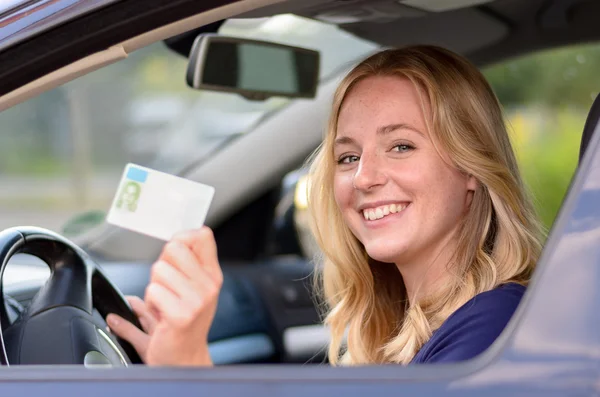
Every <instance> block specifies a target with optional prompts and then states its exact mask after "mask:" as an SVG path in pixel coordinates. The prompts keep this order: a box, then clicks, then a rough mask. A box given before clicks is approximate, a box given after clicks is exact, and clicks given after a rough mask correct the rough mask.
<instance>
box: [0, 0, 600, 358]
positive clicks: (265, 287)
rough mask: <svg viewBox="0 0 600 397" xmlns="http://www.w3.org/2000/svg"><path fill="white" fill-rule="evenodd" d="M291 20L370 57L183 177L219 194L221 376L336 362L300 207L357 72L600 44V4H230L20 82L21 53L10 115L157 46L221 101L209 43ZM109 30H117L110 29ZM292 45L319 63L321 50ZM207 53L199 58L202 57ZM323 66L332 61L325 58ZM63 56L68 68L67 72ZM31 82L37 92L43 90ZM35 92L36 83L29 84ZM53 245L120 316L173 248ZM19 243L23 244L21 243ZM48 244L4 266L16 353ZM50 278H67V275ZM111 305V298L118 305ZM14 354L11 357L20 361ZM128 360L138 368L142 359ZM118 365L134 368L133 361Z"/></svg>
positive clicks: (100, 238)
mask: <svg viewBox="0 0 600 397" xmlns="http://www.w3.org/2000/svg"><path fill="white" fill-rule="evenodd" d="M188 12H190V11H188ZM288 14H293V15H294V16H297V17H301V18H304V19H307V20H313V21H318V22H319V23H323V24H327V25H331V26H332V27H334V28H335V29H336V30H337V31H339V32H341V33H340V34H348V35H351V36H352V37H355V38H357V39H360V40H361V41H364V42H365V43H367V44H365V45H364V48H362V47H361V49H360V50H356V52H355V53H352V52H351V51H350V52H349V53H348V55H347V57H346V58H345V59H344V61H343V62H340V63H338V64H335V67H332V68H329V70H327V75H323V73H321V74H317V75H316V76H315V77H318V81H316V82H315V84H317V86H316V90H315V92H314V93H310V94H309V95H305V94H306V93H303V94H302V95H304V97H302V96H301V95H300V94H298V95H295V96H294V95H293V94H289V93H287V94H286V93H285V92H284V93H282V92H275V93H271V94H269V95H267V96H264V97H260V96H259V97H252V96H251V95H250V96H248V95H249V94H248V93H247V92H246V94H247V95H246V97H245V99H244V100H248V101H265V100H266V99H267V98H270V97H278V96H279V97H286V96H288V97H289V96H290V95H291V97H292V99H290V100H289V101H287V102H286V103H285V104H284V105H282V106H280V107H278V108H277V110H276V111H273V112H269V113H268V114H267V116H265V117H262V118H261V119H260V122H258V123H256V124H254V125H253V127H252V129H251V132H250V133H245V134H239V135H236V136H235V139H227V140H226V141H224V142H223V143H222V144H220V145H218V146H217V147H215V148H213V149H212V150H211V151H210V153H209V155H206V156H202V157H201V158H198V159H195V160H194V159H192V160H190V161H189V162H188V163H186V164H185V165H184V166H182V167H179V168H178V169H177V171H176V173H177V175H179V176H182V177H184V178H187V179H190V180H193V181H198V182H201V183H204V184H208V185H211V186H214V187H215V196H214V199H213V202H212V204H211V208H210V211H209V213H208V217H207V219H206V224H207V225H208V226H210V227H211V228H213V230H214V232H215V237H216V241H217V246H218V248H219V258H220V263H221V266H222V269H223V272H224V284H223V288H222V291H221V294H220V297H219V306H218V311H217V314H216V317H215V319H214V322H213V326H212V328H211V331H210V334H209V343H210V350H211V356H212V358H213V361H214V362H215V364H255V363H295V364H304V363H312V364H320V363H324V362H326V361H327V358H326V346H327V343H328V331H327V329H326V328H325V327H324V326H323V325H321V313H320V302H319V300H318V298H317V297H316V296H315V293H314V289H313V282H312V280H313V278H312V276H313V273H314V270H315V266H318V260H316V259H315V258H316V255H317V254H318V252H317V250H316V249H315V248H314V246H312V242H311V241H310V238H307V237H306V230H305V229H303V227H302V225H301V224H299V223H301V222H299V221H298V219H299V218H300V217H303V216H305V215H306V214H305V212H304V211H301V210H299V206H300V207H301V205H300V204H299V200H300V201H301V197H298V196H299V195H301V193H302V186H303V183H305V180H304V171H303V170H304V165H305V162H306V159H307V158H308V157H309V156H310V154H311V153H312V152H313V151H314V150H315V149H316V148H317V147H318V145H319V144H320V142H321V139H322V134H323V130H324V126H325V125H326V122H327V117H328V113H329V104H330V102H331V97H332V94H333V92H334V90H335V88H336V84H337V83H338V82H339V79H340V78H341V77H342V76H343V75H344V72H345V71H347V70H348V69H349V68H350V67H351V66H352V65H353V64H354V63H355V62H357V61H358V60H360V59H361V58H363V57H364V56H365V55H367V54H368V53H370V52H373V51H376V50H378V49H381V48H386V47H399V46H403V45H408V44H413V43H427V44H435V45H440V46H443V47H446V48H449V49H451V50H453V51H456V52H458V53H460V54H463V55H465V56H467V57H468V58H469V59H470V60H472V61H473V62H475V63H476V64H477V65H479V66H481V67H484V66H486V65H490V64H494V63H497V62H501V61H503V60H507V59H510V58H513V57H517V56H520V55H523V54H529V53H533V52H536V51H541V50H547V49H550V48H556V47H561V46H567V45H573V44H582V43H593V42H596V41H599V40H600V29H599V28H598V26H597V21H596V19H597V18H596V17H595V16H596V15H600V2H597V1H593V0H530V1H523V0H447V1H445V0H399V1H389V0H384V1H379V0H377V1H365V0H346V1H341V0H290V1H284V2H280V1H269V0H266V1H265V0H255V1H247V2H239V3H231V4H227V5H223V6H222V7H218V8H214V9H211V10H209V11H206V12H199V13H197V14H195V15H194V14H193V13H189V14H187V15H185V17H184V16H179V17H177V18H178V19H177V20H175V21H173V22H171V23H170V24H168V25H165V26H160V27H156V28H153V29H149V30H147V31H144V32H137V34H133V33H131V32H129V33H128V34H130V35H131V37H125V36H124V37H123V38H122V40H121V41H120V42H119V43H111V45H110V46H109V47H102V45H104V44H103V43H105V42H106V41H103V39H101V38H100V37H99V38H98V39H97V40H95V41H93V44H89V47H88V48H86V49H84V48H83V47H78V46H83V44H81V43H79V44H78V43H73V44H72V45H71V46H70V47H69V48H66V46H64V47H65V48H63V47H62V46H61V48H60V51H59V50H57V51H56V54H54V55H52V54H46V55H44V56H46V57H48V59H51V58H52V57H55V58H52V59H54V62H49V63H48V65H49V66H48V67H47V68H46V69H44V68H37V69H35V70H34V68H33V66H31V64H30V63H28V64H27V65H23V66H22V67H20V68H18V67H17V66H16V65H17V64H18V63H19V62H20V61H21V60H20V59H19V58H18V57H13V58H11V57H10V56H11V48H10V47H8V48H7V49H6V50H5V51H2V52H1V53H0V64H1V63H3V62H4V61H6V66H5V67H4V68H3V72H2V73H0V78H2V79H3V80H2V81H8V82H9V83H7V84H6V85H3V86H2V87H1V88H0V95H1V96H0V111H3V110H6V109H9V108H12V107H15V108H16V107H18V106H19V104H20V103H24V102H26V101H27V100H30V99H34V98H36V97H37V96H38V95H40V94H42V93H43V92H47V91H50V90H52V89H54V88H56V87H59V86H61V85H63V84H66V83H68V82H69V81H71V80H75V79H77V78H79V77H82V76H85V75H86V74H90V73H93V72H94V71H96V70H100V69H102V68H104V67H108V66H109V65H112V64H116V63H119V62H123V63H125V62H127V61H128V60H127V58H128V56H129V54H132V53H134V52H135V51H137V50H140V49H142V48H144V47H146V46H149V45H152V44H154V43H159V45H161V46H164V48H165V49H167V51H169V54H170V56H172V57H176V58H178V59H179V58H185V59H186V63H187V62H189V65H188V69H187V70H188V76H187V79H188V87H187V89H188V90H189V91H190V92H195V91H198V92H199V91H202V90H211V89H215V87H214V84H213V86H212V87H211V86H210V84H205V85H197V86H196V87H194V84H196V80H194V79H193V76H194V74H193V70H194V67H195V66H197V65H198V62H199V61H198V59H196V58H195V56H196V55H197V54H198V53H199V48H200V45H201V41H200V40H199V37H213V36H215V37H219V35H223V36H229V37H231V36H233V35H234V34H233V33H230V34H227V35H225V34H222V33H221V32H222V28H223V27H224V26H227V23H228V21H227V20H228V19H230V18H234V19H235V20H236V21H238V20H239V21H244V20H247V21H253V20H257V19H261V18H262V19H265V18H269V17H272V16H276V15H288ZM106 23H107V26H110V25H111V23H112V22H111V19H110V17H107V19H106ZM115 23H116V22H115ZM466 27H468V28H466ZM232 32H233V30H232ZM211 35H213V36H211ZM115 37H116V36H115ZM110 39H114V38H110ZM246 39H247V38H246ZM52 40H59V38H58V37H56V38H55V37H53V36H52V35H49V37H48V40H47V41H48V43H49V44H50V45H51V44H52V43H53V41H52ZM106 40H109V39H106ZM215 40H216V39H215ZM272 41H276V40H272ZM56 42H58V41H56ZM240 43H241V41H240ZM288 44H289V45H293V46H294V48H296V49H303V50H306V51H313V49H314V48H315V47H316V45H310V44H307V45H305V46H301V45H298V44H297V43H288ZM31 45H33V44H31ZM94 45H97V46H99V47H93V46H94ZM357 45H358V44H357ZM195 47H198V48H196V50H194V48H195ZM0 49H1V48H0ZM315 53H318V51H315ZM63 55H64V56H63ZM320 55H321V57H322V58H323V57H325V56H329V55H326V54H325V53H324V51H321V54H320ZM59 56H62V59H61V60H57V59H58V57H59ZM211 59H212V58H211ZM221 61H222V59H221ZM207 62H208V61H207ZM543 67H544V65H540V68H543ZM190 70H192V72H190ZM26 72H28V73H29V74H27V73H26ZM321 72H323V71H321ZM189 73H191V75H190V74H189ZM32 75H33V76H34V77H35V78H33V79H32V78H31V76H32ZM26 76H28V77H26ZM190 76H192V77H190ZM178 78H179V79H181V80H182V81H184V80H185V79H186V76H185V75H183V74H182V75H181V76H179V77H178ZM26 79H30V80H31V81H27V82H26ZM221 88H222V87H221ZM221 91H223V90H221ZM225 91H227V90H225ZM242 91H243V90H236V89H235V88H232V90H231V92H229V93H228V94H227V95H242V94H243V92H242ZM599 117H600V101H599V100H598V99H596V100H595V102H594V105H593V107H592V109H591V111H590V113H589V116H588V119H587V121H586V124H585V129H584V132H583V138H582V140H581V149H580V150H581V151H580V161H581V158H582V157H583V154H584V152H585V150H586V147H587V145H588V143H589V141H590V138H591V136H592V132H593V129H594V128H595V125H596V123H597V122H598V118H599ZM290 142H293V144H290ZM240 159H243V162H241V161H240ZM115 188H116V185H115ZM299 192H300V193H299ZM15 226H16V225H15ZM28 230H29V229H22V230H21V232H23V233H29V232H30V233H31V235H35V236H37V235H38V234H39V231H36V230H35V229H32V230H29V231H28ZM57 232H60V231H57ZM36 233H38V234H36ZM52 236H53V237H52V239H56V241H60V242H61V244H65V246H69V247H70V245H69V244H71V243H70V241H72V242H73V244H74V245H73V247H71V248H72V250H71V251H68V252H72V253H73V255H76V256H78V257H79V258H83V259H82V260H83V261H84V262H87V261H90V263H92V262H93V263H94V265H93V267H94V268H95V266H97V267H98V269H100V270H98V272H99V273H94V274H101V275H102V277H101V279H102V280H104V279H106V280H107V281H106V282H105V281H101V282H100V284H101V285H103V286H105V285H109V287H110V288H109V287H102V288H105V289H108V290H111V291H113V292H114V291H116V295H111V296H112V297H113V298H114V299H113V298H111V299H113V301H111V302H113V303H114V304H115V305H117V306H118V304H119V303H118V302H121V301H122V296H121V295H119V294H122V295H137V296H139V297H143V296H144V291H145V288H146V285H147V283H148V281H149V277H150V268H151V265H152V263H153V261H154V260H155V259H156V258H157V256H158V255H159V253H160V251H161V249H162V246H163V244H164V242H163V241H160V240H157V239H154V238H151V237H148V236H144V235H142V234H138V233H134V232H131V231H128V230H125V229H121V228H117V227H114V226H111V225H108V224H105V223H101V224H98V225H95V226H94V227H93V228H90V229H89V230H85V232H82V233H80V234H78V235H76V236H73V237H71V236H69V239H70V241H65V240H63V239H62V237H60V236H58V235H52ZM12 238H13V239H15V238H17V239H18V238H19V237H18V236H17V237H15V236H14V235H13V236H12ZM48 238H50V237H48ZM11 241H12V243H14V241H13V240H11ZM52 241H55V240H52ZM0 243H2V244H5V246H6V244H9V243H8V242H6V241H0ZM40 244H41V243H40ZM40 244H38V245H36V247H37V248H35V249H34V248H32V249H31V250H26V251H24V252H22V254H30V255H18V256H17V257H14V258H12V259H11V255H12V254H10V255H9V253H8V251H7V252H5V253H2V252H0V257H1V256H2V255H5V256H4V257H2V258H6V261H8V260H9V259H10V260H11V261H12V262H11V266H10V267H8V268H7V271H6V272H5V274H4V280H3V281H4V284H3V286H2V288H3V290H2V292H3V293H4V303H5V306H6V310H5V311H3V310H1V309H0V314H2V318H0V322H1V323H2V328H3V333H4V334H5V338H8V339H6V344H7V347H8V346H9V345H10V342H11V341H14V340H15V339H14V338H15V337H11V336H10V335H11V333H10V328H11V327H14V326H15V325H18V324H19V322H20V321H21V320H22V319H23V318H24V316H25V317H26V314H27V313H28V312H31V311H32V310H33V309H31V307H32V306H35V305H33V304H32V302H34V303H35V302H37V301H39V300H40V298H39V292H40V288H41V287H42V285H45V284H46V285H48V284H47V280H48V278H49V274H50V270H49V269H48V266H47V265H45V264H44V263H42V262H41V261H40V260H39V259H38V258H34V257H33V256H40V257H41V259H42V260H43V259H46V260H47V261H57V260H58V259H57V258H59V255H58V253H57V254H56V255H57V256H48V255H46V256H44V254H43V253H42V251H43V250H46V249H48V248H44V247H46V246H45V245H43V244H41V245H40ZM57 244H58V243H57ZM40 247H42V248H40ZM61 247H63V246H61ZM79 247H80V248H81V249H80V250H79V249H78V248H79ZM40 250H42V251H40ZM11 252H12V251H11ZM44 252H45V251H44ZM61 252H62V251H61ZM62 254H64V253H62ZM62 254H61V255H62ZM31 255H33V256H31ZM90 266H92V265H90ZM50 267H51V268H52V269H53V270H52V272H53V273H56V271H55V268H54V267H52V266H50ZM94 272H96V270H94ZM82 277H83V276H82ZM85 277H88V276H85ZM89 277H92V276H89ZM48 288H50V287H47V289H48ZM56 288H58V287H56ZM65 288H66V287H65ZM102 288H101V287H98V290H101V289H102ZM43 290H44V289H42V291H43ZM103 291H104V290H103ZM111 291H108V292H102V293H103V294H104V293H106V294H113V292H111ZM103 296H108V295H103ZM115 302H116V303H115ZM94 303H95V304H97V303H98V299H96V298H95V299H94ZM96 306H97V305H96ZM111 309H114V307H109V308H106V307H105V308H100V307H96V310H95V311H94V315H93V317H94V322H95V324H97V325H98V327H99V328H105V327H106V324H105V323H104V319H103V316H104V315H105V314H106V311H107V310H111ZM45 326H47V325H45ZM14 329H16V328H13V333H14ZM39 332H43V331H38V334H39ZM82 332H83V331H82ZM6 335H8V337H6ZM109 339H110V337H109ZM13 343H17V342H13ZM107 343H110V342H109V341H108V342H107ZM124 349H125V347H124ZM7 350H9V351H8V355H9V356H11V357H17V356H18V354H19V353H17V352H11V351H10V349H7ZM127 354H128V355H134V353H131V351H127ZM54 358H55V359H56V360H58V361H57V362H54V363H62V361H60V360H61V358H58V357H54ZM65 360H67V359H65ZM115 360H116V361H121V362H124V359H123V358H122V357H117V358H115ZM26 361H27V360H24V363H25V362H26ZM33 361H35V360H33ZM42 361H43V360H42ZM92 361H93V360H92ZM131 361H132V362H134V361H135V360H133V359H132V360H131ZM32 363H34V362H32ZM44 363H52V362H46V361H44Z"/></svg>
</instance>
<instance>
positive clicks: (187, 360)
mask: <svg viewBox="0 0 600 397" xmlns="http://www.w3.org/2000/svg"><path fill="white" fill-rule="evenodd" d="M222 283H223V273H222V272H221V268H220V266H219V261H218V258H217V247H216V243H215V239H214V236H213V234H212V231H211V230H210V229H209V228H207V227H203V228H202V229H200V230H195V231H190V232H184V233H181V234H178V235H176V236H175V237H173V239H172V240H171V241H170V242H168V243H167V244H166V245H165V247H164V249H163V251H162V253H161V255H160V257H159V258H158V260H157V261H156V263H154V265H153V266H152V275H151V279H150V284H149V285H148V287H147V288H146V295H145V297H144V301H145V304H144V302H143V301H141V300H140V299H135V298H133V299H129V302H130V304H131V306H132V309H133V310H134V312H135V314H136V315H137V316H138V317H139V319H140V323H141V324H142V327H143V328H144V331H146V332H142V331H141V330H139V329H137V328H136V327H135V326H134V325H133V324H131V323H129V322H128V321H126V320H124V319H122V318H121V317H119V316H117V315H114V314H110V315H108V316H107V318H106V320H107V322H108V325H109V327H110V329H111V331H112V332H114V333H115V334H117V335H118V336H120V337H121V338H123V339H125V340H127V341H129V342H130V343H131V344H132V345H133V346H134V347H135V349H136V350H137V352H138V353H139V354H140V357H141V358H142V360H144V362H145V363H146V364H148V365H212V360H211V358H210V354H209V352H208V343H207V338H208V330H209V329H210V325H211V323H212V321H213V318H214V316H215V312H216V309H217V299H218V296H219V291H220V290H221V285H222Z"/></svg>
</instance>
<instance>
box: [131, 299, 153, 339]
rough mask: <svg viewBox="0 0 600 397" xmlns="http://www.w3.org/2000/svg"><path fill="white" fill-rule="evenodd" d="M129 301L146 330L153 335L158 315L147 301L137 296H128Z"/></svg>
mask: <svg viewBox="0 0 600 397" xmlns="http://www.w3.org/2000/svg"><path fill="white" fill-rule="evenodd" d="M125 298H126V299H127V302H129V305H130V306H131V308H132V309H133V312H134V313H135V315H136V316H137V317H138V320H139V321H140V324H141V325H142V328H143V329H144V331H146V332H147V333H148V334H149V335H152V333H153V332H154V328H155V327H156V321H157V319H156V317H155V316H154V314H152V313H151V312H150V310H149V309H148V306H147V305H146V303H145V302H144V301H143V300H141V299H140V298H139V297H137V296H126V297H125Z"/></svg>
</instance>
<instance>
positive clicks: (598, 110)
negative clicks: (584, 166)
mask: <svg viewBox="0 0 600 397" xmlns="http://www.w3.org/2000/svg"><path fill="white" fill-rule="evenodd" d="M598 121H600V95H598V96H597V97H596V99H595V100H594V103H593V104H592V107H591V109H590V112H589V113H588V116H587V120H585V127H583V135H582V136H581V146H580V147H579V162H580V163H581V159H582V158H583V154H584V153H585V150H586V149H587V147H588V145H589V143H590V140H591V139H592V134H593V133H594V129H595V128H596V124H598Z"/></svg>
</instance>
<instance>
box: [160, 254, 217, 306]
mask: <svg viewBox="0 0 600 397" xmlns="http://www.w3.org/2000/svg"><path fill="white" fill-rule="evenodd" d="M198 273H199V274H198V276H196V278H195V279H190V278H188V277H186V276H184V275H183V274H182V273H181V272H180V271H179V270H178V269H177V268H176V267H174V266H172V265H171V264H169V263H167V262H165V261H158V262H156V263H155V264H154V266H152V276H151V283H158V284H160V285H162V286H163V287H165V288H167V289H168V290H170V291H171V292H172V293H173V294H174V295H176V296H178V297H179V298H181V299H182V300H184V301H186V302H189V301H193V300H195V299H197V296H198V295H199V294H202V293H203V292H204V291H206V290H211V289H213V288H214V286H213V284H214V282H213V281H212V280H211V279H210V277H209V276H208V274H206V272H205V271H204V270H202V269H199V271H198Z"/></svg>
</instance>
